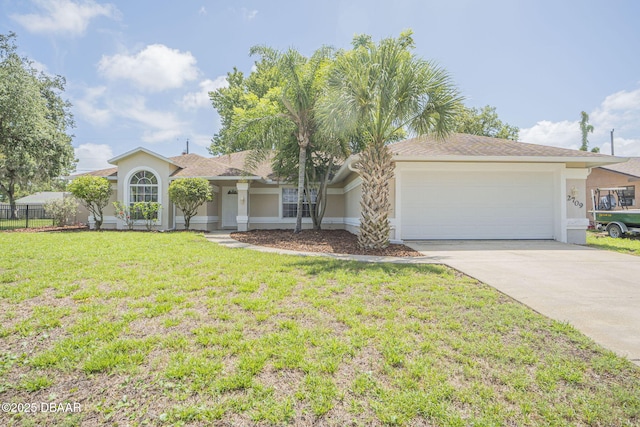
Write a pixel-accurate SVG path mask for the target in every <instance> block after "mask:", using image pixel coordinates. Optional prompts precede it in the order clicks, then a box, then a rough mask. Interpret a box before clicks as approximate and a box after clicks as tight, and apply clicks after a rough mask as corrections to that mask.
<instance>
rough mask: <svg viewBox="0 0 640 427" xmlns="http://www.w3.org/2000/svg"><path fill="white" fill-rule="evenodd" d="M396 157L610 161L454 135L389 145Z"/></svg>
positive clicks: (563, 150)
mask: <svg viewBox="0 0 640 427" xmlns="http://www.w3.org/2000/svg"><path fill="white" fill-rule="evenodd" d="M389 149H390V150H391V152H392V153H393V154H394V155H396V156H416V157H421V156H424V157H432V156H473V157H494V156H495V157H501V156H515V157H583V158H584V157H590V158H610V157H611V156H608V155H606V154H599V153H590V152H586V151H578V150H570V149H567V148H558V147H550V146H546V145H536V144H529V143H526V142H516V141H511V140H508V139H499V138H490V137H486V136H478V135H468V134H462V133H454V134H451V135H449V136H448V137H447V138H446V139H445V140H438V139H436V138H435V137H433V136H420V137H416V138H411V139H406V140H404V141H400V142H396V143H394V144H391V145H389Z"/></svg>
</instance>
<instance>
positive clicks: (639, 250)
mask: <svg viewBox="0 0 640 427" xmlns="http://www.w3.org/2000/svg"><path fill="white" fill-rule="evenodd" d="M587 245H588V246H591V247H594V248H598V249H606V250H609V251H616V252H621V253H624V254H631V255H636V256H640V238H638V237H626V236H625V237H620V238H617V239H614V238H611V237H609V236H606V235H603V234H602V233H595V232H588V233H587Z"/></svg>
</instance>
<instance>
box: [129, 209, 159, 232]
mask: <svg viewBox="0 0 640 427" xmlns="http://www.w3.org/2000/svg"><path fill="white" fill-rule="evenodd" d="M133 211H134V212H135V215H134V217H135V218H136V219H142V220H144V225H145V227H147V231H151V228H152V227H153V225H154V224H155V223H156V222H157V221H158V212H159V211H160V203H158V202H137V203H134V204H133Z"/></svg>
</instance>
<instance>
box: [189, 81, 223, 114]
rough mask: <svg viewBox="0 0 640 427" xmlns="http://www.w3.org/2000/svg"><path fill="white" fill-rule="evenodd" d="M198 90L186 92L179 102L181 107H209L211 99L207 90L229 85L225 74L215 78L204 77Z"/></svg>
mask: <svg viewBox="0 0 640 427" xmlns="http://www.w3.org/2000/svg"><path fill="white" fill-rule="evenodd" d="M199 86H200V90H199V91H198V92H189V93H187V94H186V95H185V96H184V97H183V98H182V101H181V102H180V105H182V107H183V108H185V109H187V110H195V109H198V108H204V107H210V106H211V100H210V98H209V92H213V91H214V90H217V89H220V88H223V87H227V86H229V82H228V81H227V76H219V77H216V79H215V80H211V79H206V80H203V81H201V82H200V85H199Z"/></svg>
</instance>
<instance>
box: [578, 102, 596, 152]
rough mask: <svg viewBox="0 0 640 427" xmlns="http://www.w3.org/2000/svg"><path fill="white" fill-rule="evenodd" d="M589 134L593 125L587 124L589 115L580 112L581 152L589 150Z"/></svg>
mask: <svg viewBox="0 0 640 427" xmlns="http://www.w3.org/2000/svg"><path fill="white" fill-rule="evenodd" d="M589 132H591V133H593V125H590V124H589V115H588V114H587V113H586V112H584V111H581V112H580V133H581V134H582V145H581V146H580V150H581V151H587V150H588V149H589Z"/></svg>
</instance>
